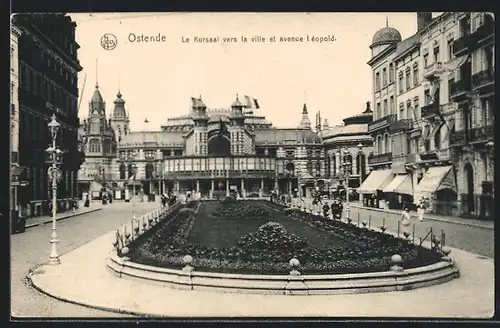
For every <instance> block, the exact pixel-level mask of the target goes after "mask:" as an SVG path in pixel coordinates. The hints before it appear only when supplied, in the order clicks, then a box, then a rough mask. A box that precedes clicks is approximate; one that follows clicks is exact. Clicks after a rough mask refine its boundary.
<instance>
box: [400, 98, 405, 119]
mask: <svg viewBox="0 0 500 328" xmlns="http://www.w3.org/2000/svg"><path fill="white" fill-rule="evenodd" d="M398 117H399V119H400V120H402V119H405V118H406V117H405V103H403V102H402V103H399V115H398Z"/></svg>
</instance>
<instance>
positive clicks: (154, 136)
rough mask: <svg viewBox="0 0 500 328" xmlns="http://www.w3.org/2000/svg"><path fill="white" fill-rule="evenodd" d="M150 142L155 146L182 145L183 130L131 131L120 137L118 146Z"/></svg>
mask: <svg viewBox="0 0 500 328" xmlns="http://www.w3.org/2000/svg"><path fill="white" fill-rule="evenodd" d="M150 143H151V144H155V145H157V146H173V145H184V138H183V132H163V131H152V132H144V131H143V132H131V133H129V134H127V135H125V136H123V137H122V140H121V141H120V143H119V145H118V146H119V147H125V146H135V145H144V144H150Z"/></svg>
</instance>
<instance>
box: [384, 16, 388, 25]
mask: <svg viewBox="0 0 500 328" xmlns="http://www.w3.org/2000/svg"><path fill="white" fill-rule="evenodd" d="M385 27H389V18H388V17H387V16H385Z"/></svg>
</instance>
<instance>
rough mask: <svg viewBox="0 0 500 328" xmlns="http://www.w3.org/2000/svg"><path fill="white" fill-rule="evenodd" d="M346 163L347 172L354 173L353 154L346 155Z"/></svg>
mask: <svg viewBox="0 0 500 328" xmlns="http://www.w3.org/2000/svg"><path fill="white" fill-rule="evenodd" d="M344 165H345V167H346V168H347V172H348V173H349V174H352V156H351V154H347V155H344Z"/></svg>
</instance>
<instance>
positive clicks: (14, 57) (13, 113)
mask: <svg viewBox="0 0 500 328" xmlns="http://www.w3.org/2000/svg"><path fill="white" fill-rule="evenodd" d="M20 36H21V30H20V29H18V28H17V27H16V26H14V25H11V27H10V167H11V174H10V178H11V180H10V186H11V187H10V197H9V199H10V206H9V208H10V211H11V212H13V211H15V210H16V209H17V194H18V187H19V183H20V181H19V174H20V167H19V98H18V89H19V57H18V56H19V53H18V46H19V45H18V39H19V37H20Z"/></svg>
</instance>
